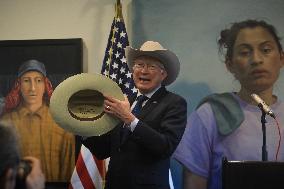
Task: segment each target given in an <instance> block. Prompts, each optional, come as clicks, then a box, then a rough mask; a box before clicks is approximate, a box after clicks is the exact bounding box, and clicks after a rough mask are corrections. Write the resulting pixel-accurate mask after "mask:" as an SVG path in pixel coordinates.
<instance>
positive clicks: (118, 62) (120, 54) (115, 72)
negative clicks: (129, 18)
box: [101, 16, 137, 96]
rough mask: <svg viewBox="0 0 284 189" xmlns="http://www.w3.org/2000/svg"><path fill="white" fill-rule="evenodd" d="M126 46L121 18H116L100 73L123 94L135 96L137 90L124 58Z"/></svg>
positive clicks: (126, 40) (126, 39) (126, 38)
mask: <svg viewBox="0 0 284 189" xmlns="http://www.w3.org/2000/svg"><path fill="white" fill-rule="evenodd" d="M128 45H129V42H128V36H127V33H126V29H125V24H124V21H123V18H122V17H119V16H117V17H115V18H114V20H113V22H112V25H111V31H110V34H109V38H108V44H107V48H106V51H105V57H104V61H103V66H102V71H101V73H102V74H103V75H105V76H107V77H109V78H111V79H112V80H113V81H115V82H116V83H117V84H118V85H119V86H120V88H121V90H122V92H123V93H124V94H126V95H127V96H134V95H136V94H137V89H136V88H135V86H134V82H133V79H132V73H131V72H130V71H129V68H128V66H127V63H126V57H125V47H126V46H128Z"/></svg>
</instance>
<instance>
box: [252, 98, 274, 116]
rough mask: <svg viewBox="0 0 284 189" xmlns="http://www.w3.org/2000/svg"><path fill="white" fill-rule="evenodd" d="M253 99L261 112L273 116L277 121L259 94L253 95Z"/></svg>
mask: <svg viewBox="0 0 284 189" xmlns="http://www.w3.org/2000/svg"><path fill="white" fill-rule="evenodd" d="M251 97H252V98H253V100H254V101H255V102H256V103H257V106H258V107H259V108H260V109H261V110H263V111H264V112H265V113H266V114H267V115H269V116H271V117H273V118H274V119H275V114H274V113H273V111H272V110H271V109H270V107H269V106H268V105H267V104H266V103H265V102H264V101H263V100H262V99H261V98H260V97H259V96H258V95H257V94H251Z"/></svg>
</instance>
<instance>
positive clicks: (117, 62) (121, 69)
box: [69, 1, 137, 189]
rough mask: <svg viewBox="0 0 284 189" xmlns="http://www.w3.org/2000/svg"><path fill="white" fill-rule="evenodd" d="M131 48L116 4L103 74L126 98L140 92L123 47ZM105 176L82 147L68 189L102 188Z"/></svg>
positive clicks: (102, 163)
mask: <svg viewBox="0 0 284 189" xmlns="http://www.w3.org/2000/svg"><path fill="white" fill-rule="evenodd" d="M128 45H129V42H128V36H127V33H126V28H125V24H124V21H123V17H122V11H121V4H120V2H119V1H118V3H117V4H116V16H115V17H114V19H113V22H112V25H111V30H110V34H109V38H108V43H107V48H106V51H105V57H104V60H103V64H102V70H101V73H102V74H103V75H105V76H107V77H109V78H111V79H112V80H113V81H115V82H116V83H117V84H118V85H119V86H120V88H121V90H122V92H123V93H124V94H126V95H127V96H132V95H133V96H135V95H136V94H137V89H136V88H135V86H134V82H133V80H132V74H131V73H130V71H129V68H128V66H127V63H126V57H125V50H124V48H125V47H126V46H128ZM105 174H106V162H105V160H97V159H96V157H95V156H94V155H92V153H91V152H90V151H89V150H88V149H87V148H86V147H85V146H84V145H82V147H81V151H80V154H79V156H78V159H77V162H76V167H75V169H74V172H73V175H72V177H71V184H70V185H69V189H72V188H74V189H102V188H104V183H105Z"/></svg>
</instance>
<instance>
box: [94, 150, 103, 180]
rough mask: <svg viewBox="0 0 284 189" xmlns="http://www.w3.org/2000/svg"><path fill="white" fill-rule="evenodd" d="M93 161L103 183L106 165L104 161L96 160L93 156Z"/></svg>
mask: <svg viewBox="0 0 284 189" xmlns="http://www.w3.org/2000/svg"><path fill="white" fill-rule="evenodd" d="M93 158H94V161H95V162H96V165H97V168H98V170H99V173H100V175H101V177H102V180H103V181H105V175H106V165H105V160H98V159H97V158H96V156H94V155H93Z"/></svg>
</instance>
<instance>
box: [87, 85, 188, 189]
mask: <svg viewBox="0 0 284 189" xmlns="http://www.w3.org/2000/svg"><path fill="white" fill-rule="evenodd" d="M137 117H138V119H139V120H140V121H139V122H138V124H137V126H136V128H135V130H134V131H133V132H132V133H131V134H130V136H129V137H128V138H127V140H126V141H125V142H124V143H123V144H121V143H120V130H121V127H122V125H123V123H120V124H119V125H117V126H116V127H115V128H114V129H113V130H112V131H110V132H108V133H107V134H105V135H102V136H100V137H90V138H88V139H86V140H85V141H82V143H83V144H84V145H85V146H87V147H88V148H89V149H90V151H91V152H92V153H94V154H95V155H96V157H97V158H99V159H105V158H108V157H110V162H109V167H108V172H107V176H106V188H107V189H120V188H121V189H122V188H123V189H142V188H143V189H167V188H169V167H170V156H171V155H172V153H173V152H174V150H175V149H176V147H177V145H178V143H179V141H180V139H181V137H182V134H183V132H184V129H185V126H186V118H187V104H186V101H185V100H184V99H183V98H182V97H180V96H178V95H176V94H173V93H171V92H168V91H167V90H166V89H165V87H161V88H160V89H159V90H158V91H156V92H155V93H154V94H153V96H152V97H151V98H150V99H149V100H148V101H147V103H146V104H145V106H143V108H142V109H141V112H140V115H138V116H137Z"/></svg>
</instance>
